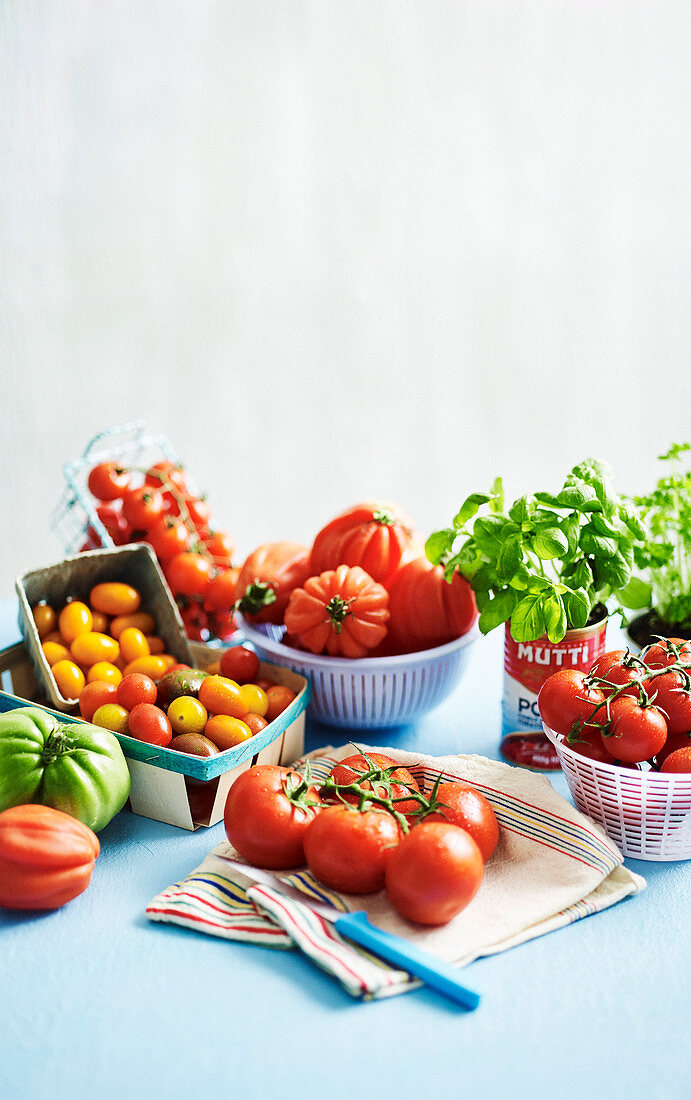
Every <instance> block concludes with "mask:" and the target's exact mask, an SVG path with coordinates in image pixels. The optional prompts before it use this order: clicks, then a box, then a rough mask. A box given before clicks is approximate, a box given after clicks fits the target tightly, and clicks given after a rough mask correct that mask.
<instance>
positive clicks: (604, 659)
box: [589, 649, 628, 679]
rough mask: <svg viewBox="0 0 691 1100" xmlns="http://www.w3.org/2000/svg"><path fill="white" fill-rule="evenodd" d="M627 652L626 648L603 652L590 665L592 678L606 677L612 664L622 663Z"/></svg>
mask: <svg viewBox="0 0 691 1100" xmlns="http://www.w3.org/2000/svg"><path fill="white" fill-rule="evenodd" d="M627 652H628V650H626V649H608V650H607V652H606V653H601V654H600V656H599V657H597V658H596V660H595V661H594V662H593V664H592V665H591V666H590V672H589V676H590V678H591V679H594V678H595V677H598V676H601V677H604V678H606V677H607V673H608V671H609V669H610V668H611V667H612V665H617V664H620V663H621V661H622V660H623V659H624V657H625V656H626V654H627Z"/></svg>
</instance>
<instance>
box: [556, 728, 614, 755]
mask: <svg viewBox="0 0 691 1100" xmlns="http://www.w3.org/2000/svg"><path fill="white" fill-rule="evenodd" d="M565 744H567V745H568V747H569V748H570V749H573V751H574V752H577V753H579V755H580V756H587V758H588V759H589V760H598V761H599V762H600V763H601V764H616V763H617V760H616V759H615V757H614V756H612V754H611V752H608V751H607V749H606V748H605V746H604V743H603V738H602V733H601V729H600V727H599V726H594V725H593V726H582V727H581V728H580V729H579V731H578V733H577V734H569V736H568V737H566V738H565Z"/></svg>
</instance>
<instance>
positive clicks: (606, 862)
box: [146, 744, 645, 999]
mask: <svg viewBox="0 0 691 1100" xmlns="http://www.w3.org/2000/svg"><path fill="white" fill-rule="evenodd" d="M359 747H360V748H364V749H365V751H367V750H368V746H359ZM354 751H355V750H354V749H353V746H352V744H350V745H344V746H342V747H341V748H338V749H332V748H327V749H320V750H317V752H314V753H311V754H310V755H309V757H308V758H306V759H309V764H310V768H311V771H312V776H313V779H314V782H315V784H316V785H319V784H320V783H321V782H323V780H324V779H325V777H326V776H327V774H328V773H329V771H330V770H331V768H332V767H333V765H334V764H335V763H336V762H337V761H338V760H342V759H343V758H344V757H345V756H348V755H350V754H351V753H352V752H354ZM372 751H376V752H385V753H386V754H387V755H388V756H391V757H392V758H393V759H394V760H396V761H397V762H398V763H400V764H401V765H403V766H404V767H406V768H408V769H409V770H410V771H411V772H412V773H413V775H414V776H415V778H416V779H417V781H418V783H419V784H420V788H421V789H422V790H429V789H430V788H431V786H432V784H433V783H434V780H435V779H436V777H437V775H438V774H439V773H440V772H442V773H443V774H444V776H447V777H449V778H458V779H463V780H465V781H467V782H469V783H472V784H473V785H474V786H475V787H476V788H477V789H478V790H480V791H481V792H482V793H483V794H484V795H485V796H486V797H487V798H488V799H489V801H490V802H491V803H492V806H493V807H494V811H495V813H496V815H497V818H498V820H499V825H500V840H499V845H498V847H497V850H496V852H495V853H494V855H493V856H492V857H491V859H490V860H489V861H488V863H487V865H486V868H485V878H484V880H483V883H482V886H481V888H480V890H479V892H478V894H477V895H476V896H475V898H474V899H473V901H472V902H471V903H470V905H469V906H468V907H467V908H466V909H464V910H463V912H461V913H459V914H458V916H456V917H454V919H453V920H452V921H450V922H449V924H447V925H444V926H442V927H441V928H424V927H422V926H418V925H413V924H411V923H409V922H408V921H406V920H404V919H403V918H402V917H399V916H398V914H397V913H396V912H395V911H394V910H393V908H392V907H391V905H390V904H389V902H388V901H387V898H386V894H385V893H384V892H383V891H382V892H381V893H378V894H369V895H367V896H363V897H360V896H358V897H355V896H353V895H345V894H342V895H338V894H335V893H334V892H333V891H330V890H327V889H325V888H324V887H323V886H322V885H321V883H319V882H317V881H316V880H315V879H314V878H313V877H312V876H311V875H310V873H309V871H307V870H306V869H305V870H300V871H296V872H284V873H282V874H281V875H280V877H281V878H282V879H283V880H284V881H285V882H287V883H289V884H290V885H292V886H296V887H297V888H298V889H300V890H302V892H304V893H305V894H306V900H307V899H308V898H309V896H310V895H311V896H312V897H313V898H316V899H317V900H327V901H330V902H331V903H332V904H334V905H336V906H337V907H338V908H340V909H342V910H344V911H346V910H354V909H364V910H365V911H366V913H367V914H368V916H369V918H370V919H371V921H372V922H373V923H374V924H376V925H378V926H379V927H380V928H384V929H386V930H387V931H390V932H394V933H396V934H397V935H400V936H405V937H406V938H407V939H409V940H412V941H413V942H415V943H418V944H419V945H420V946H421V947H424V948H425V949H426V950H428V951H431V952H432V953H433V954H435V955H438V956H439V957H440V958H443V959H445V960H447V961H450V962H454V963H456V964H457V965H458V966H466V965H467V964H468V963H470V962H472V960H473V959H476V958H478V957H480V956H483V955H492V954H495V953H497V952H499V951H505V950H506V949H507V948H509V947H515V946H516V945H517V944H520V943H524V942H525V941H526V940H530V939H533V938H535V937H536V936H541V935H544V934H545V933H546V932H552V931H554V930H556V929H558V928H562V927H564V925H567V924H572V923H573V922H574V921H576V920H580V919H581V917H587V916H590V915H591V914H593V913H598V912H600V910H602V909H607V908H608V907H609V906H610V905H614V904H615V903H616V902H618V901H621V900H622V899H623V898H625V897H627V896H629V895H630V894H637V893H638V892H639V891H640V890H642V889H644V887H645V879H643V878H641V877H640V875H636V874H634V873H633V872H631V871H629V870H628V869H627V868H625V867H624V866H623V864H622V856H621V853H620V852H619V851H618V850H617V848H616V847H615V846H614V844H613V842H612V841H611V840H610V839H609V838H608V837H607V836H606V835H605V833H604V832H603V831H602V829H601V828H600V827H599V826H598V825H596V824H594V822H592V821H591V820H590V818H588V817H585V816H584V815H583V814H581V813H579V811H578V810H576V809H574V807H573V806H572V805H571V804H570V803H568V802H566V801H565V799H563V798H562V797H561V795H559V794H557V792H556V791H555V790H554V788H553V787H552V785H551V784H550V782H549V780H548V779H547V778H546V777H545V776H543V775H538V774H536V773H534V772H529V771H525V770H524V769H522V768H515V767H511V766H510V765H508V764H504V763H500V762H499V761H496V760H488V759H486V758H485V757H481V756H444V757H432V756H422V755H420V754H417V753H410V752H402V751H400V750H398V749H388V748H387V749H382V748H379V747H377V748H376V749H372ZM301 763H302V764H303V765H304V760H303V761H301V762H298V764H297V766H298V767H299V766H300V764H301ZM224 855H226V856H230V857H233V856H234V855H235V852H234V850H233V848H231V846H230V845H229V844H228V843H227V842H224V843H223V844H219V845H218V847H216V848H214V850H213V851H212V852H211V853H210V854H209V855H208V856H207V857H206V859H205V860H204V862H203V863H202V864H201V866H200V867H197V868H196V870H194V871H192V873H191V874H190V875H189V876H188V877H187V878H186V879H185V880H184V881H183V882H178V883H175V884H174V885H173V886H170V887H168V889H167V890H164V891H163V892H162V893H161V894H159V895H158V896H157V897H156V898H154V900H153V901H152V902H151V904H150V905H149V906H148V907H147V910H146V913H147V916H148V917H149V918H150V920H153V921H167V922H170V923H173V924H180V925H183V926H185V927H187V928H193V929H195V930H196V931H199V932H206V933H208V934H209V935H213V936H220V937H222V938H224V939H231V940H243V941H245V942H248V943H259V944H263V945H264V946H269V947H282V948H288V947H297V948H299V949H300V950H301V951H303V952H304V954H306V955H307V956H308V957H309V958H310V959H311V960H312V961H313V962H314V963H316V964H317V965H318V966H320V967H322V969H324V970H326V971H328V972H329V973H331V974H333V975H334V976H335V977H336V978H337V979H338V980H339V981H340V982H341V983H342V984H343V986H344V987H345V988H346V989H347V990H348V992H349V993H351V994H353V996H356V997H362V998H366V999H369V998H373V997H386V996H390V995H392V994H395V993H403V992H405V991H406V990H409V989H413V988H416V987H417V986H418V985H419V984H420V983H419V982H418V981H416V980H415V979H412V978H411V977H410V976H409V975H408V974H406V973H405V972H403V971H400V970H395V969H392V968H391V967H390V966H389V964H388V963H384V962H381V961H380V960H379V959H377V958H375V957H374V956H372V955H370V954H369V953H368V952H366V951H364V950H363V949H361V948H359V947H355V946H354V945H352V944H350V943H349V942H347V941H346V940H344V939H343V938H342V937H341V936H339V934H338V933H337V932H335V931H334V929H333V927H332V926H331V924H329V923H328V922H327V921H324V920H322V918H321V917H318V916H316V915H315V913H314V912H313V911H312V910H311V909H310V908H309V907H308V906H307V905H302V904H301V903H300V902H296V901H293V900H292V899H291V900H288V899H287V898H285V897H284V896H283V895H282V894H280V893H279V892H278V891H277V890H274V889H272V888H270V887H268V886H263V885H261V886H260V885H256V884H253V883H252V882H251V881H250V880H248V879H246V878H244V877H243V876H242V875H240V874H239V873H238V872H236V871H235V870H234V869H229V868H228V865H227V863H225V861H224V858H223V857H224Z"/></svg>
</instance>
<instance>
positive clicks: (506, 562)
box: [497, 536, 523, 618]
mask: <svg viewBox="0 0 691 1100" xmlns="http://www.w3.org/2000/svg"><path fill="white" fill-rule="evenodd" d="M522 564H523V551H522V549H521V544H520V540H519V539H518V538H517V537H516V536H514V537H513V538H509V539H506V541H505V542H504V544H503V546H502V548H501V550H500V551H499V557H498V558H497V577H498V578H499V580H500V581H510V580H511V578H512V577H514V576H515V575H516V573H517V572H518V570H519V569H520V568H521V566H522ZM507 618H508V616H507Z"/></svg>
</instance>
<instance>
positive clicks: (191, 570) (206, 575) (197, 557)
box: [166, 551, 213, 596]
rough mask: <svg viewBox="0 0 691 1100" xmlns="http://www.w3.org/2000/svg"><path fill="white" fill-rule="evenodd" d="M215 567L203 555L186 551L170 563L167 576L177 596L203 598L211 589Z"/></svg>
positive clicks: (177, 555)
mask: <svg viewBox="0 0 691 1100" xmlns="http://www.w3.org/2000/svg"><path fill="white" fill-rule="evenodd" d="M212 574H213V565H212V563H211V562H210V561H209V559H208V558H206V557H204V555H203V554H194V553H192V552H191V551H186V552H185V553H183V554H176V555H175V557H174V558H171V559H170V561H169V562H168V566H167V569H166V576H167V578H168V584H169V585H170V587H171V588H172V590H173V592H174V593H175V594H176V596H203V595H204V594H205V592H206V590H207V588H208V587H209V583H210V581H211V576H212Z"/></svg>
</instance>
